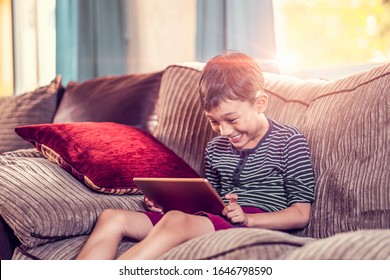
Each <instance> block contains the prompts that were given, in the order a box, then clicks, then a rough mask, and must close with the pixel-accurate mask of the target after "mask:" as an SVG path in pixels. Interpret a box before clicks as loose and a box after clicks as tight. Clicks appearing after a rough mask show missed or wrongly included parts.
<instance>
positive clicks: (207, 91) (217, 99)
mask: <svg viewBox="0 0 390 280" xmlns="http://www.w3.org/2000/svg"><path fill="white" fill-rule="evenodd" d="M263 90H264V77H263V71H262V70H261V67H260V66H259V64H258V63H257V62H256V60H255V59H254V58H252V57H250V56H248V55H246V54H244V53H240V52H231V51H228V52H224V53H222V54H220V55H217V56H215V57H213V58H212V59H210V60H209V61H208V62H207V64H206V66H205V67H204V69H203V71H202V76H201V78H200V81H199V94H200V99H201V103H202V106H203V109H204V110H205V111H206V112H210V111H211V110H212V109H213V108H216V107H218V106H219V105H220V104H221V102H224V101H226V100H240V101H249V102H251V103H254V102H255V100H256V95H257V92H258V91H261V92H262V91H263Z"/></svg>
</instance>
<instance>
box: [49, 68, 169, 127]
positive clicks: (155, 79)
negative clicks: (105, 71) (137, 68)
mask: <svg viewBox="0 0 390 280" xmlns="http://www.w3.org/2000/svg"><path fill="white" fill-rule="evenodd" d="M161 77H162V72H155V73H148V74H130V75H122V76H109V77H101V78H95V79H91V80H88V81H85V82H79V83H76V82H69V83H68V85H67V86H66V89H65V93H64V95H63V97H62V100H61V104H60V106H59V107H58V111H57V113H56V115H55V116H54V120H53V122H54V123H69V122H87V121H91V122H116V123H122V124H127V125H132V126H136V127H138V128H141V129H143V130H146V129H151V128H150V127H148V122H149V119H150V118H151V117H152V115H153V113H154V110H155V105H156V102H157V98H158V93H159V89H160V82H161Z"/></svg>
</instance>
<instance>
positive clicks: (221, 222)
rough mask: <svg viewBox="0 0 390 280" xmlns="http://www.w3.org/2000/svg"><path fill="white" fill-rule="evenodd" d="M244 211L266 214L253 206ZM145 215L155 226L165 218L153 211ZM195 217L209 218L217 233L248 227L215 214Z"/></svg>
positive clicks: (203, 213)
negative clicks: (218, 231) (223, 230)
mask: <svg viewBox="0 0 390 280" xmlns="http://www.w3.org/2000/svg"><path fill="white" fill-rule="evenodd" d="M242 210H243V211H244V212H245V213H247V214H254V213H265V211H264V210H262V209H260V208H257V207H252V206H243V207H242ZM143 213H145V215H146V216H148V218H149V219H150V221H151V222H152V224H153V226H154V225H155V224H157V223H158V222H159V221H160V220H161V218H162V217H163V216H164V214H161V213H156V212H151V211H146V212H143ZM194 215H199V216H206V217H208V218H209V219H210V221H211V222H212V224H213V226H214V229H215V230H216V231H217V230H222V229H229V228H234V227H246V226H242V225H241V224H232V223H230V222H229V220H227V219H226V218H225V217H224V216H222V215H215V214H211V213H206V212H198V213H195V214H194Z"/></svg>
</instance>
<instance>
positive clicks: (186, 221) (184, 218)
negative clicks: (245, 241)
mask: <svg viewBox="0 0 390 280" xmlns="http://www.w3.org/2000/svg"><path fill="white" fill-rule="evenodd" d="M214 231H215V230H214V226H213V224H212V223H211V221H210V220H209V219H208V218H207V217H205V216H196V215H189V214H185V213H183V212H180V211H170V212H168V213H166V214H165V215H164V217H163V218H162V219H161V221H159V222H158V223H157V224H156V225H155V226H154V228H153V229H152V230H151V231H150V233H149V234H148V235H147V237H146V238H145V239H143V240H142V241H141V242H139V243H137V244H135V245H134V246H132V247H131V248H130V249H129V250H127V251H126V252H125V253H123V254H122V255H121V256H119V259H144V260H145V259H156V258H157V257H159V256H161V255H162V254H163V253H165V252H167V251H168V250H170V249H172V248H173V247H175V246H177V245H179V244H181V243H183V242H185V241H187V240H189V239H192V238H195V237H198V236H201V235H203V234H206V233H211V232H214Z"/></svg>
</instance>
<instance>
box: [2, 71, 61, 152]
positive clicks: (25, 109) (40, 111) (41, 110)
mask: <svg viewBox="0 0 390 280" xmlns="http://www.w3.org/2000/svg"><path fill="white" fill-rule="evenodd" d="M62 90H63V87H62V85H61V77H60V76H58V77H56V78H55V79H54V80H53V81H51V83H50V84H49V85H47V86H43V87H40V88H38V89H36V90H34V91H31V92H28V93H25V94H22V95H18V96H12V97H3V98H0V154H1V153H4V152H8V151H14V150H17V149H26V148H31V144H30V143H27V142H26V141H24V140H23V139H22V138H20V137H19V136H18V135H16V133H15V130H14V129H15V127H16V126H19V125H29V124H40V123H51V122H52V120H53V116H54V113H55V112H56V109H57V98H58V93H59V91H62Z"/></svg>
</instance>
